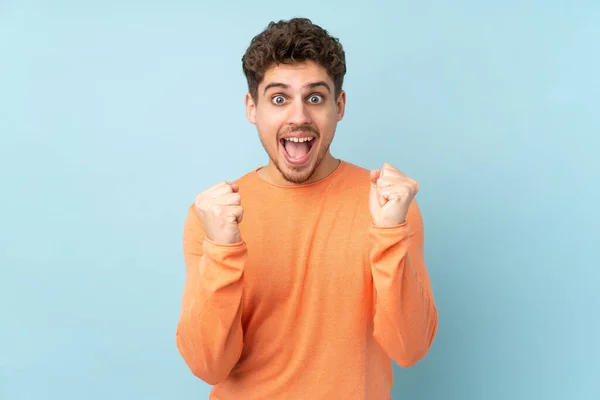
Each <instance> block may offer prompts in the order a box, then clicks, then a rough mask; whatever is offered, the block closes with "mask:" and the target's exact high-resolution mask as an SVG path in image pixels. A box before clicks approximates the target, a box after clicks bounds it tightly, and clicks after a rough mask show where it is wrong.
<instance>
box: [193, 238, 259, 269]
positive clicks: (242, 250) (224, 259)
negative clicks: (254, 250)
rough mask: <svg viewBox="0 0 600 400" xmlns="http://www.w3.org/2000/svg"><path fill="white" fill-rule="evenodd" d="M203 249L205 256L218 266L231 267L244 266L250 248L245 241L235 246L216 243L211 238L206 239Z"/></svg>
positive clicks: (234, 244)
mask: <svg viewBox="0 0 600 400" xmlns="http://www.w3.org/2000/svg"><path fill="white" fill-rule="evenodd" d="M203 249H204V252H205V254H206V255H207V256H208V257H209V258H210V259H212V260H213V261H216V262H217V263H218V264H222V265H223V264H225V265H229V266H234V265H237V266H242V265H243V261H245V257H246V254H247V252H248V248H247V247H246V243H245V242H244V241H241V242H238V243H233V244H221V243H215V242H213V241H212V240H210V239H209V238H204V243H203Z"/></svg>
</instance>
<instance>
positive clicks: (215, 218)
mask: <svg viewBox="0 0 600 400" xmlns="http://www.w3.org/2000/svg"><path fill="white" fill-rule="evenodd" d="M194 204H195V205H196V212H197V213H198V216H199V217H200V220H202V224H203V225H204V231H205V232H206V237H207V238H208V239H210V240H212V241H213V242H215V243H218V244H236V243H239V242H241V240H242V235H241V233H240V228H239V226H238V224H239V223H240V222H242V216H243V214H244V210H243V208H242V205H241V204H242V203H241V198H240V194H239V187H238V186H237V185H236V184H235V183H228V182H221V183H218V184H216V185H215V186H213V187H210V188H208V189H206V190H205V191H203V192H202V193H200V194H199V195H198V196H196V201H195V202H194Z"/></svg>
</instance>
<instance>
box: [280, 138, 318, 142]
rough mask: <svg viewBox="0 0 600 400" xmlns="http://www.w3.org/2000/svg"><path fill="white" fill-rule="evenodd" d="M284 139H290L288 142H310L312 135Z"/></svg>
mask: <svg viewBox="0 0 600 400" xmlns="http://www.w3.org/2000/svg"><path fill="white" fill-rule="evenodd" d="M285 140H287V141H290V142H296V143H298V142H300V143H302V142H310V141H311V140H313V138H312V137H305V138H295V137H294V138H285Z"/></svg>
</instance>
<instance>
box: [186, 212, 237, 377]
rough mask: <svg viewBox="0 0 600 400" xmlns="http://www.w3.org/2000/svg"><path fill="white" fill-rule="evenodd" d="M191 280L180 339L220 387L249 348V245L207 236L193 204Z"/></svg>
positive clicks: (202, 373)
mask: <svg viewBox="0 0 600 400" xmlns="http://www.w3.org/2000/svg"><path fill="white" fill-rule="evenodd" d="M183 250H184V258H185V264H186V278H185V284H184V289H183V297H182V302H181V313H180V319H179V323H178V325H177V333H176V342H177V348H178V350H179V352H180V353H181V356H182V357H183V359H184V360H185V362H186V363H187V365H188V367H189V368H190V370H191V371H192V373H193V374H194V375H196V376H197V377H199V378H200V379H202V380H203V381H205V382H207V383H208V384H211V385H215V384H217V383H219V382H221V381H222V380H224V379H225V378H226V377H227V376H228V375H229V373H230V371H231V369H232V368H233V367H234V365H235V364H236V363H237V361H238V360H239V358H240V354H241V352H242V348H243V330H242V323H241V314H242V288H243V272H244V266H245V263H246V259H247V248H246V245H245V243H239V244H233V245H220V244H215V243H213V242H212V241H210V240H209V239H208V238H206V237H205V233H204V230H203V228H202V223H201V221H200V218H199V217H198V216H197V214H196V212H195V210H194V209H193V207H191V208H190V209H189V211H188V216H187V219H186V222H185V227H184V234H183Z"/></svg>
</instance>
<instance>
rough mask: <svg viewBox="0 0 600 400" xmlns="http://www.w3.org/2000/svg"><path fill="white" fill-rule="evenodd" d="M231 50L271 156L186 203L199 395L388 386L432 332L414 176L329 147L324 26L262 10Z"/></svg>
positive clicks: (339, 100)
mask: <svg viewBox="0 0 600 400" xmlns="http://www.w3.org/2000/svg"><path fill="white" fill-rule="evenodd" d="M242 60H243V71H244V73H245V75H246V78H247V80H248V88H249V92H248V94H247V96H246V110H247V118H248V120H249V121H250V122H251V123H252V124H255V125H256V127H257V130H258V135H259V137H260V140H261V143H262V146H263V147H264V149H265V151H266V153H267V155H268V157H269V162H268V165H266V166H263V167H260V168H257V169H255V170H254V171H251V172H249V173H248V174H246V175H244V176H242V177H240V178H239V179H238V180H236V181H235V182H227V181H223V182H221V183H217V184H215V185H214V186H212V187H210V188H208V189H205V190H204V191H202V192H201V193H200V194H199V195H198V196H197V197H196V199H195V202H194V204H193V205H192V206H191V207H190V208H189V214H188V216H187V220H186V223H185V229H184V240H183V244H184V254H185V262H186V270H187V274H186V281H185V287H184V293H183V300H182V308H181V315H180V320H179V324H178V327H177V346H178V349H179V351H180V353H181V355H182V356H183V358H184V360H185V362H186V363H187V365H188V366H189V368H190V369H191V371H192V372H193V374H194V375H196V376H197V377H199V378H201V379H202V380H204V381H205V382H207V383H209V384H211V385H214V387H213V390H212V392H211V397H210V398H211V399H219V400H238V399H244V400H252V399H261V400H265V399H267V400H273V399H285V400H295V399H305V400H319V399H323V400H325V399H327V400H332V399H344V400H358V399H365V400H367V399H368V400H383V399H389V398H390V394H391V388H392V384H393V375H392V361H395V362H396V363H397V364H399V365H401V366H403V367H409V366H412V365H414V364H415V363H416V362H418V361H419V360H420V359H422V358H423V357H424V356H425V355H426V353H427V352H428V350H429V348H430V346H431V343H432V341H433V339H434V336H435V333H436V330H437V321H438V319H437V310H436V306H435V304H434V298H433V294H432V290H431V285H430V281H429V276H428V273H427V270H426V268H425V263H424V257H423V240H424V239H423V222H422V219H421V214H420V211H419V208H418V206H417V203H416V201H415V200H414V197H415V194H416V193H417V191H418V189H419V185H418V184H417V182H416V181H415V180H413V179H411V178H410V177H408V176H406V175H405V174H403V173H402V172H401V171H399V170H398V169H397V168H395V167H393V166H392V165H390V164H389V163H384V164H383V165H382V168H381V169H378V170H374V171H368V170H365V169H363V168H361V167H358V166H356V165H354V164H351V163H349V162H347V161H343V160H339V159H336V158H334V157H333V156H332V155H331V153H330V150H329V147H330V144H331V142H332V140H333V137H334V132H335V130H336V125H337V123H338V121H340V120H341V119H342V117H343V116H344V107H345V101H346V95H345V93H344V91H343V90H342V83H343V77H344V74H345V72H346V65H345V56H344V51H343V49H342V46H341V44H340V43H339V42H338V40H337V39H335V38H332V37H331V36H329V34H328V33H327V32H326V31H325V30H323V29H322V28H320V27H319V26H317V25H314V24H312V23H311V21H309V20H307V19H292V20H289V21H280V22H278V23H271V24H270V25H269V26H268V27H267V29H266V30H265V31H264V32H262V33H261V34H259V35H258V36H256V37H255V38H254V39H253V40H252V42H251V44H250V46H249V48H248V49H247V51H246V54H245V55H244V57H243V59H242Z"/></svg>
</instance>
